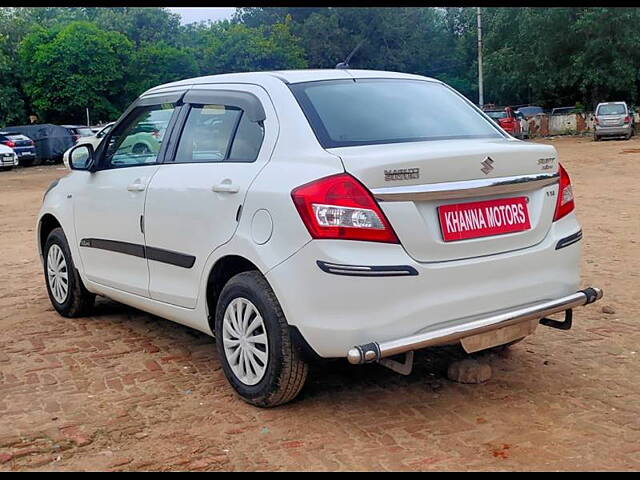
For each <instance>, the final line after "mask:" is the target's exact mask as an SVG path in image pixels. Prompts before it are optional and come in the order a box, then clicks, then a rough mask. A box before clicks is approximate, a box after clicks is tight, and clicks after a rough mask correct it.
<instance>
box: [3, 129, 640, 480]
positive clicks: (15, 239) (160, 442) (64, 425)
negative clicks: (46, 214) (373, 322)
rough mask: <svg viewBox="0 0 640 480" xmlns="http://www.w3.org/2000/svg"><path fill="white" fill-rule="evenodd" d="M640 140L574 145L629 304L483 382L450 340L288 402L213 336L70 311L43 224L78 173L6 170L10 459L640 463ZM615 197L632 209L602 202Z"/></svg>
mask: <svg viewBox="0 0 640 480" xmlns="http://www.w3.org/2000/svg"><path fill="white" fill-rule="evenodd" d="M634 142H635V143H639V142H638V141H637V140H635V141H634V140H632V141H631V142H626V143H624V144H622V143H617V144H616V143H614V142H600V143H598V144H597V145H596V144H592V145H595V146H596V147H597V148H599V149H600V150H598V152H600V153H601V155H602V156H603V158H604V157H606V158H607V159H608V161H609V164H608V165H609V168H608V169H606V170H602V169H601V170H596V168H595V167H596V166H595V163H594V162H596V161H597V160H598V158H595V159H594V158H591V157H589V158H591V159H590V160H589V159H587V160H582V159H583V158H587V156H586V153H585V152H591V151H592V150H587V148H592V147H591V146H590V145H589V144H583V142H582V141H575V140H562V141H559V142H558V144H557V146H558V148H559V149H560V151H561V155H563V154H564V155H565V157H566V158H565V164H566V165H567V166H568V167H569V171H570V172H571V173H572V178H573V179H574V184H575V185H576V192H577V196H578V202H577V203H578V208H579V209H581V211H580V216H581V221H582V223H583V226H584V229H585V264H584V267H585V268H584V270H585V271H584V281H585V284H586V283H594V284H596V285H599V286H603V287H604V289H605V295H606V297H605V300H604V301H603V303H602V305H605V304H607V305H611V306H612V307H613V308H614V310H615V312H616V313H615V314H612V315H605V314H604V313H602V311H601V307H600V306H598V307H594V308H591V309H589V310H583V311H580V312H577V313H576V318H577V320H576V322H575V327H574V328H573V329H572V330H571V331H569V332H560V331H555V330H551V329H547V328H544V327H540V328H539V329H538V331H537V332H536V334H535V335H534V336H532V337H531V338H530V339H527V340H526V341H524V342H522V343H520V344H518V345H516V346H514V347H513V349H512V350H511V352H509V353H506V354H502V355H495V354H494V355H489V356H487V357H486V361H488V362H490V363H491V366H492V368H493V372H494V374H493V378H492V379H491V380H490V381H489V382H487V383H485V384H482V385H460V384H455V383H452V382H450V381H448V380H447V379H446V367H447V364H448V362H449V361H450V360H451V359H452V358H459V357H460V356H461V355H460V353H459V351H458V350H456V349H452V348H446V349H434V350H431V351H428V352H420V353H419V354H418V355H417V356H416V358H417V364H416V367H415V369H414V372H413V373H412V374H411V375H410V376H408V377H402V376H398V375H396V374H394V373H392V372H390V371H387V370H385V369H384V368H382V367H380V366H375V365H373V366H365V367H360V368H357V367H351V366H348V365H346V364H345V363H344V362H339V363H335V364H329V365H326V366H322V367H317V366H316V367H314V368H313V369H312V371H311V373H310V376H309V381H308V384H307V386H306V388H305V389H304V390H303V392H302V394H301V396H300V397H299V399H298V400H297V401H296V402H294V403H292V404H290V405H286V406H284V407H281V408H278V409H272V410H260V409H256V408H254V407H252V406H249V405H247V404H245V403H244V402H242V401H240V400H238V399H237V398H236V397H235V396H234V395H233V393H232V391H231V389H230V387H229V386H228V385H227V383H226V380H225V378H224V376H223V374H222V371H221V369H220V364H219V362H218V359H217V357H216V353H215V345H214V343H213V340H211V339H210V338H208V337H207V336H205V335H203V334H200V333H198V332H195V331H193V330H191V329H189V328H186V327H182V326H180V325H177V324H173V323H171V322H168V321H165V320H162V319H159V318H157V317H153V316H151V315H147V314H145V313H142V312H139V311H136V310H133V309H130V308H127V307H124V306H121V305H118V304H116V303H113V302H110V301H106V300H102V301H101V302H100V303H99V305H98V308H97V310H96V312H95V314H94V315H93V316H92V317H89V318H81V319H65V318H62V317H60V316H58V315H57V314H56V313H55V312H54V311H53V309H52V308H51V306H50V304H49V302H48V299H47V298H46V293H45V290H44V284H43V277H42V272H41V267H40V264H39V262H38V260H37V259H36V252H35V244H34V238H33V237H34V232H33V222H34V218H35V213H36V211H37V208H38V207H39V203H40V199H41V194H42V191H43V190H44V188H45V187H46V185H47V184H48V182H49V181H50V180H51V179H53V178H56V177H57V176H59V175H60V174H62V173H63V172H62V171H61V170H58V169H56V168H55V167H45V168H31V169H24V170H18V171H15V172H11V173H6V172H5V173H2V174H0V207H1V209H2V211H3V215H4V216H3V217H2V219H1V220H0V226H1V232H2V234H1V235H0V250H1V251H2V252H3V253H4V255H3V259H2V261H1V262H0V279H1V280H2V281H3V282H2V284H3V285H4V286H5V289H6V290H5V292H4V294H3V296H2V297H0V326H2V328H1V329H0V471H10V470H209V471H212V470H425V471H426V470H531V469H533V470H576V469H577V470H593V469H597V470H637V469H638V468H640V415H639V413H640V373H639V369H638V357H639V355H640V353H638V352H639V351H640V346H639V343H640V342H639V340H640V327H639V324H638V313H639V311H640V299H639V296H638V295H637V294H638V292H639V291H640V289H639V288H638V286H639V282H638V274H637V272H638V270H639V268H638V267H640V264H639V262H640V261H639V260H638V259H639V258H640V255H639V253H640V252H639V251H638V244H637V241H638V240H637V238H638V236H637V233H638V230H639V228H638V227H639V224H638V223H637V218H638V217H637V216H636V215H637V211H638V208H639V207H640V193H639V191H638V187H637V179H638V178H640V175H638V174H639V173H640V172H639V171H638V170H639V168H638V165H640V163H639V161H640V156H638V155H624V156H616V154H617V150H616V149H618V150H619V149H620V148H621V147H623V146H624V147H628V145H629V144H630V143H634ZM572 155H573V156H572ZM636 157H638V158H636ZM580 162H583V163H580ZM589 162H591V163H589ZM585 165H586V166H589V165H590V168H583V167H584V166H585ZM607 177H608V178H607ZM607 182H609V184H615V185H616V188H615V189H609V190H607V189H606V185H607ZM587 193H590V195H589V196H588V195H587ZM607 203H609V204H611V203H614V204H615V205H617V206H619V209H618V211H617V213H616V214H612V215H610V216H608V217H607V216H604V215H596V213H597V212H602V209H601V208H600V207H601V206H602V205H604V204H607ZM629 212H633V213H632V214H630V213H629ZM632 219H635V222H636V223H635V227H633V225H632V224H631V225H630V224H629V222H630V221H634V220H632ZM625 229H626V233H625ZM634 230H635V233H636V235H635V236H634V235H632V233H633V231H634Z"/></svg>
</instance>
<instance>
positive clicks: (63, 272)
mask: <svg viewBox="0 0 640 480" xmlns="http://www.w3.org/2000/svg"><path fill="white" fill-rule="evenodd" d="M43 253H44V277H45V283H46V285H47V292H48V294H49V299H50V300H51V304H52V305H53V308H55V309H56V310H57V311H58V313H59V314H60V315H62V316H63V317H80V316H83V315H86V314H87V313H88V311H89V310H90V309H91V307H92V306H93V303H94V300H95V295H93V294H92V293H90V292H88V291H87V289H86V288H85V286H84V285H83V283H82V280H81V279H80V275H79V274H78V271H77V270H76V268H75V265H74V264H73V259H72V258H71V252H70V250H69V245H68V243H67V238H66V236H65V235H64V232H63V231H62V229H61V228H55V229H54V230H52V231H51V233H50V234H49V236H48V237H47V241H46V243H45V246H44V251H43Z"/></svg>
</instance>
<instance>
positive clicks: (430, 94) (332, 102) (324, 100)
mask: <svg viewBox="0 0 640 480" xmlns="http://www.w3.org/2000/svg"><path fill="white" fill-rule="evenodd" d="M290 88H291V90H292V91H293V93H294V95H295V96H296V99H297V100H298V102H299V103H300V105H301V107H302V109H303V110H304V112H305V114H306V116H307V118H308V119H309V121H310V123H311V127H312V128H313V130H314V132H315V133H316V136H317V137H318V140H319V141H320V143H321V144H322V145H323V146H324V147H325V148H330V147H347V146H352V145H373V144H381V143H396V142H417V141H425V140H439V139H450V138H491V137H496V138H500V137H502V134H501V133H500V132H499V131H498V130H497V129H496V128H495V127H494V125H493V122H489V121H488V120H487V119H486V118H485V117H484V116H482V115H480V114H479V113H478V111H476V110H475V109H474V108H473V107H471V105H469V104H468V102H466V101H465V100H464V99H463V98H462V97H461V96H460V95H458V94H456V93H455V92H454V91H453V90H451V89H449V88H447V87H445V86H444V85H442V84H440V83H436V82H429V81H418V80H404V79H402V80H400V79H398V80H395V79H393V80H391V79H364V80H360V79H358V80H356V81H353V80H338V81H316V82H306V83H298V84H294V85H291V86H290Z"/></svg>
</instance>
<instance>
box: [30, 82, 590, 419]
mask: <svg viewBox="0 0 640 480" xmlns="http://www.w3.org/2000/svg"><path fill="white" fill-rule="evenodd" d="M146 125H154V126H155V128H156V130H157V131H158V132H162V133H161V134H158V138H157V140H158V143H159V149H158V150H157V151H144V152H136V151H134V150H133V149H131V148H129V145H130V144H131V139H130V137H131V136H133V135H139V132H140V131H141V129H142V130H144V128H146V127H145V126H146ZM156 130H154V132H155V131H156ZM70 168H71V170H72V171H71V173H70V174H69V175H67V176H66V177H64V178H61V179H60V180H59V181H57V182H54V184H52V185H51V186H50V187H49V189H48V190H47V193H46V194H45V198H44V203H43V206H42V209H41V211H40V213H39V216H38V220H37V226H38V228H37V231H38V246H39V249H40V254H41V258H42V260H43V264H44V272H45V280H46V286H47V290H48V292H49V297H50V299H51V302H52V304H53V306H54V307H55V309H56V310H57V311H58V312H59V313H60V314H61V315H64V316H68V317H72V316H78V315H84V314H86V313H87V312H88V311H89V309H90V307H91V306H92V304H93V301H94V296H95V295H103V296H106V297H110V298H112V299H114V300H116V301H119V302H122V303H126V304H128V305H131V306H134V307H136V308H139V309H141V310H144V311H147V312H150V313H153V314H155V315H158V316H160V317H164V318H167V319H170V320H173V321H176V322H179V323H181V324H184V325H188V326H190V327H192V328H196V329H198V330H200V331H202V332H206V333H207V334H210V335H213V336H215V338H216V343H217V348H218V351H219V355H220V362H221V365H222V368H223V370H224V373H225V374H226V376H227V378H228V380H229V382H230V384H231V385H232V386H233V388H234V389H235V390H236V392H237V393H238V394H239V395H240V397H241V398H243V399H244V400H246V401H248V402H250V403H253V404H255V405H258V406H263V407H264V406H274V405H278V404H282V403H284V402H287V401H290V400H292V399H293V398H294V397H296V395H297V394H298V392H299V391H300V389H301V388H302V386H303V384H304V382H305V378H306V376H307V365H308V363H309V362H310V361H317V360H318V359H319V358H324V359H335V358H347V359H348V361H349V362H351V363H352V364H362V363H367V362H379V363H380V364H382V365H385V366H387V367H389V368H392V369H393V370H396V371H398V372H400V373H404V374H407V373H409V372H410V370H411V365H412V361H413V351H414V350H417V349H421V348H425V347H429V346H434V345H444V344H453V343H461V344H462V346H463V347H464V348H465V350H466V351H467V352H475V351H479V350H483V349H488V348H492V347H496V346H499V345H505V344H509V343H513V342H515V341H518V340H520V339H522V338H524V337H526V336H527V335H529V334H531V333H533V331H534V329H535V328H536V326H537V325H538V323H542V324H544V325H547V326H551V327H556V328H561V329H567V328H569V327H570V326H571V320H572V317H571V314H572V309H573V308H575V307H578V306H582V305H586V304H589V303H592V302H594V301H596V300H598V299H599V298H601V296H602V291H601V290H600V289H598V288H592V287H588V288H584V289H580V288H579V283H580V273H579V265H580V250H581V243H580V240H581V236H582V232H581V229H580V225H579V224H578V221H577V219H576V216H575V213H574V199H573V194H572V191H571V184H570V181H569V176H568V175H567V172H566V171H565V170H564V169H563V168H562V166H561V165H560V164H559V163H558V160H557V153H556V150H555V149H554V148H553V147H552V146H549V145H540V144H533V143H525V142H522V141H519V140H516V139H514V138H512V137H510V136H509V135H508V134H507V133H505V132H504V131H503V130H502V129H500V127H499V126H497V125H496V124H495V123H494V122H492V121H491V119H490V118H488V117H487V116H486V115H484V114H483V112H482V111H481V110H479V109H478V108H477V107H475V106H474V105H473V104H472V103H471V102H469V101H468V100H466V99H465V98H464V97H463V96H462V95H460V94H459V93H457V92H456V91H454V90H453V89H451V88H450V87H448V86H447V85H445V84H443V83H442V82H440V81H437V80H434V79H430V78H425V77H422V76H417V75H407V74H400V73H390V72H378V71H364V70H347V69H344V70H305V71H280V72H263V73H239V74H228V75H217V76H208V77H201V78H195V79H189V80H183V81H179V82H175V83H171V84H167V85H162V86H159V87H155V88H152V89H151V90H149V91H147V92H145V93H144V94H143V95H141V96H140V98H138V99H137V100H136V102H135V103H134V104H133V105H131V106H130V107H129V109H128V110H127V111H126V112H125V113H124V114H123V115H122V117H121V118H120V119H119V120H118V122H117V123H116V124H115V126H114V127H113V129H112V130H111V132H109V134H108V135H107V136H106V137H105V139H104V141H103V142H101V143H100V144H99V145H98V146H97V147H96V148H95V149H94V148H93V147H92V146H90V145H78V146H76V147H75V148H74V149H73V150H72V151H71V152H70ZM554 313H564V316H565V319H564V321H560V320H558V319H556V320H551V319H548V318H546V317H547V315H551V314H554ZM390 357H393V358H390Z"/></svg>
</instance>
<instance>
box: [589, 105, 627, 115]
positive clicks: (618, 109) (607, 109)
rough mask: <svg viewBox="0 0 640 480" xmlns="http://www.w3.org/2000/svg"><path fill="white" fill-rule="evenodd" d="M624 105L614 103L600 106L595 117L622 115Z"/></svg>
mask: <svg viewBox="0 0 640 480" xmlns="http://www.w3.org/2000/svg"><path fill="white" fill-rule="evenodd" d="M624 114H625V110H624V105H622V104H620V103H614V104H610V105H600V107H599V108H598V113H597V114H596V115H624Z"/></svg>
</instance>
